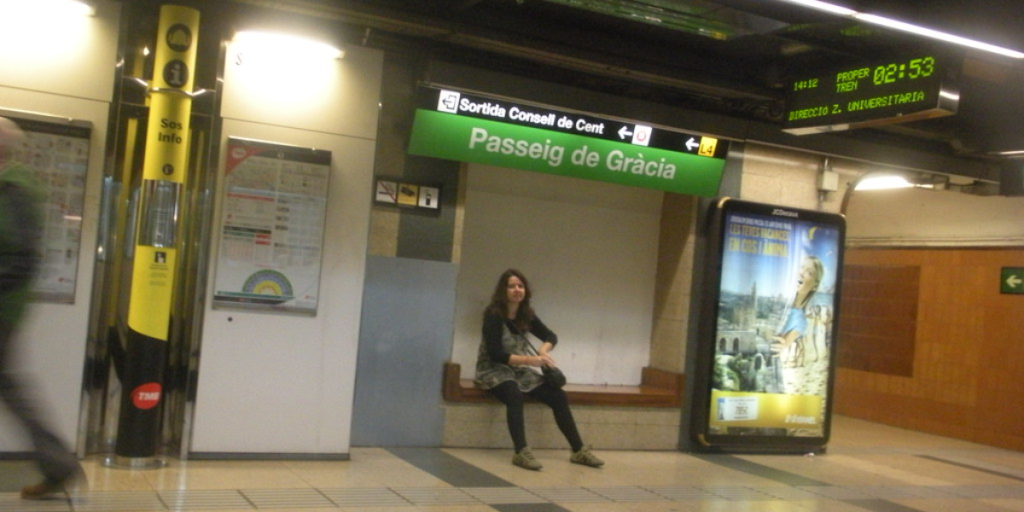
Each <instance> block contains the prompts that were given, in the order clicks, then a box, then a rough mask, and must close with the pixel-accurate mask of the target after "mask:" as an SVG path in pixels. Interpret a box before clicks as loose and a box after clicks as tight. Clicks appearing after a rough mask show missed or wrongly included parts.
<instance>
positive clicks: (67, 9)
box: [0, 0, 96, 16]
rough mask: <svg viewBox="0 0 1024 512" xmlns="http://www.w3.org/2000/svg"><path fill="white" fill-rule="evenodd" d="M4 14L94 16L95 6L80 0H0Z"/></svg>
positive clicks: (0, 6) (0, 10)
mask: <svg viewBox="0 0 1024 512" xmlns="http://www.w3.org/2000/svg"><path fill="white" fill-rule="evenodd" d="M0 12H2V13H4V14H5V15H19V14H20V15H30V16H53V15H72V16H95V15H96V7H95V6H94V5H92V3H90V2H86V1H82V0H31V1H29V0H0Z"/></svg>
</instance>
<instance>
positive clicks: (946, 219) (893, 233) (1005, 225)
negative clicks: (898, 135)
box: [846, 188, 1024, 247]
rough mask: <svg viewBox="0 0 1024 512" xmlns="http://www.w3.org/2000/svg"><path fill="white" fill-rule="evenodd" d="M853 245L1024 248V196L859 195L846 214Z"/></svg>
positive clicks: (908, 192) (914, 190) (944, 193)
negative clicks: (1022, 246)
mask: <svg viewBox="0 0 1024 512" xmlns="http://www.w3.org/2000/svg"><path fill="white" fill-rule="evenodd" d="M846 218H847V242H848V245H853V246H855V245H888V246H896V245H917V246H943V245H961V246H962V245H975V246H997V247H1007V246H1021V245H1024V197H1004V196H974V195H969V194H963V193H960V192H954V191H949V190H928V189H919V188H903V189H892V190H858V191H856V192H854V193H853V195H852V196H851V197H850V201H849V204H848V205H847V209H846Z"/></svg>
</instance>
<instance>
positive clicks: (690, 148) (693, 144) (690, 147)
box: [686, 137, 700, 151]
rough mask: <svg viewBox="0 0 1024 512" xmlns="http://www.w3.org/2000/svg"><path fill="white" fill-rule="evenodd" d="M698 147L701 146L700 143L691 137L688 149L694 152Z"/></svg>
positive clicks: (687, 144)
mask: <svg viewBox="0 0 1024 512" xmlns="http://www.w3.org/2000/svg"><path fill="white" fill-rule="evenodd" d="M697 146H700V142H697V141H696V140H694V139H693V137H690V140H688V141H686V149H687V150H688V151H693V148H695V147H697Z"/></svg>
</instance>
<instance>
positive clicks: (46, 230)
mask: <svg viewBox="0 0 1024 512" xmlns="http://www.w3.org/2000/svg"><path fill="white" fill-rule="evenodd" d="M0 116H4V117H6V118H8V119H10V120H12V121H14V122H15V123H17V124H18V126H19V127H20V128H21V130H22V131H23V132H24V133H25V141H24V145H23V147H22V148H21V151H20V154H21V156H20V157H19V159H20V160H22V161H24V162H25V163H26V164H28V165H29V166H30V167H31V168H32V169H33V171H35V174H36V179H37V181H38V183H39V185H40V186H41V187H42V189H43V190H44V191H45V192H46V202H45V204H44V208H45V213H44V214H43V233H42V265H41V267H40V269H39V274H38V276H37V277H36V282H35V284H34V285H33V288H32V292H33V293H32V295H33V300H36V301H40V302H55V303H61V304H73V303H74V302H75V283H76V282H77V278H78V258H79V245H80V242H81V239H82V211H83V208H84V204H85V180H86V173H87V171H88V169H89V145H90V143H91V140H92V123H91V122H89V121H81V120H74V119H66V118H57V117H50V116H43V115H36V114H23V113H20V112H8V111H4V110H0Z"/></svg>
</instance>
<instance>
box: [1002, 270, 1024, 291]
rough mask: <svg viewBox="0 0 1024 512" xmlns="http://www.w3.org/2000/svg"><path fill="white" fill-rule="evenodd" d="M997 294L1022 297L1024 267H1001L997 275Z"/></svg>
mask: <svg viewBox="0 0 1024 512" xmlns="http://www.w3.org/2000/svg"><path fill="white" fill-rule="evenodd" d="M999 293H1009V294H1017V295H1024V267H1003V268H1002V271H1001V272H1000V273H999Z"/></svg>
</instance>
